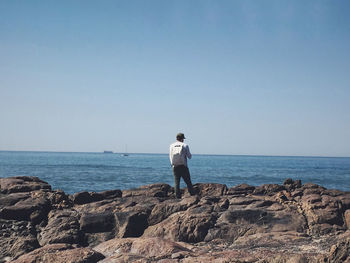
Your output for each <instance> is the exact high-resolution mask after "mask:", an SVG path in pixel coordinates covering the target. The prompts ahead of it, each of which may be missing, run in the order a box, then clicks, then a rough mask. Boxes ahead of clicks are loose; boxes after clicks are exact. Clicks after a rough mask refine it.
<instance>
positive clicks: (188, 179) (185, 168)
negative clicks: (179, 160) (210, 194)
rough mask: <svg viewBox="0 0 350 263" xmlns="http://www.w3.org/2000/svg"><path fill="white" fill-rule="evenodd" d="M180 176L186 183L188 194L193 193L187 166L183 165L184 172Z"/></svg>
mask: <svg viewBox="0 0 350 263" xmlns="http://www.w3.org/2000/svg"><path fill="white" fill-rule="evenodd" d="M182 178H183V179H184V181H185V183H186V184H187V189H188V192H189V193H190V195H194V190H193V186H192V182H191V175H190V170H189V169H188V167H187V166H184V172H183V174H182Z"/></svg>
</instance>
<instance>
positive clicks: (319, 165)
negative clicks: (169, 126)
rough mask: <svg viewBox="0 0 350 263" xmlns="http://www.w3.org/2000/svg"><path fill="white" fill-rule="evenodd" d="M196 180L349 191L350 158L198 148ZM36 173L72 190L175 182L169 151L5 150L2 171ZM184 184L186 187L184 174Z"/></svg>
mask: <svg viewBox="0 0 350 263" xmlns="http://www.w3.org/2000/svg"><path fill="white" fill-rule="evenodd" d="M189 169H190V172H191V179H192V183H193V184H195V183H220V184H226V185H227V187H233V186H236V185H239V184H243V183H245V184H249V185H254V186H258V185H262V184H283V182H284V180H285V179H287V178H292V179H294V180H297V179H300V180H301V181H302V183H307V182H311V183H315V184H319V185H321V186H324V187H326V188H327V189H338V190H343V191H350V158H348V157H343V158H341V157H295V156H246V155H244V156H240V155H200V154H194V155H193V156H192V159H191V160H189ZM11 176H36V177H39V178H40V179H42V180H44V181H46V182H48V183H49V184H50V185H51V186H52V189H54V190H56V189H60V190H63V191H64V192H66V193H68V194H73V193H77V192H82V191H89V192H100V191H105V190H113V189H121V190H125V189H132V188H137V187H140V186H142V185H147V184H154V183H167V184H170V185H173V184H174V182H173V181H174V179H173V175H172V170H171V167H170V163H169V157H168V155H167V154H137V153H130V154H129V155H128V156H123V155H122V154H120V153H68V152H15V151H0V177H11ZM181 187H185V185H184V183H183V182H182V180H181Z"/></svg>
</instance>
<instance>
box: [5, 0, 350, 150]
mask: <svg viewBox="0 0 350 263" xmlns="http://www.w3.org/2000/svg"><path fill="white" fill-rule="evenodd" d="M349 14H350V1H348V0H343V1H341V0H339V1H338V0H329V1H322V0H310V1H305V0H300V1H298V0H294V1H281V0H275V1H272V0H266V1H258V0H256V1H249V0H241V1H235V0H229V1H225V0H218V1H205V0H203V1H193V0H183V1H181V0H180V1H163V0H159V1H152V0H150V1H143V0H140V1H133V0H125V1H118V0H116V1H106V0H103V1H87V0H75V1H65V0H60V1H46V0H45V1H44V0H42V1H36V0H33V1H26V0H23V1H18V0H1V1H0V150H44V151H103V150H112V151H119V152H122V151H124V150H125V145H127V146H128V151H129V152H149V153H166V152H167V151H168V145H169V144H170V143H171V142H172V141H173V140H174V139H175V135H176V133H177V132H179V131H182V132H184V133H185V135H186V137H187V138H188V139H187V142H188V143H189V145H190V148H191V150H192V152H193V153H197V154H199V153H207V154H258V155H321V156H350V16H349Z"/></svg>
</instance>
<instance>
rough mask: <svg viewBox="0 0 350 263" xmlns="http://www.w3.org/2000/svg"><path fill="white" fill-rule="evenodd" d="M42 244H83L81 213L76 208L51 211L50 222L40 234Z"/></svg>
mask: <svg viewBox="0 0 350 263" xmlns="http://www.w3.org/2000/svg"><path fill="white" fill-rule="evenodd" d="M38 241H39V243H40V245H41V246H45V245H48V244H54V243H66V244H82V243H83V232H81V231H80V225H79V214H78V213H77V212H76V211H74V210H62V211H55V212H53V211H51V212H50V214H49V219H48V224H47V225H46V226H45V227H42V228H41V231H40V232H39V234H38Z"/></svg>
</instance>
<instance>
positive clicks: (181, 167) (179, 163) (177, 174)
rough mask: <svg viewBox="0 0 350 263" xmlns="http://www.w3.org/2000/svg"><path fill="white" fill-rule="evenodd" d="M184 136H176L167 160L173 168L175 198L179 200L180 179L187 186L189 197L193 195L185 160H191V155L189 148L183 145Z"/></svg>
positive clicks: (179, 134) (180, 134)
mask: <svg viewBox="0 0 350 263" xmlns="http://www.w3.org/2000/svg"><path fill="white" fill-rule="evenodd" d="M184 139H185V135H184V134H183V133H178V134H177V135H176V142H174V143H172V144H171V145H170V149H169V158H170V163H171V166H172V168H173V174H174V178H175V196H176V198H181V191H180V179H181V177H182V179H183V180H184V181H185V183H186V184H187V188H188V192H189V193H190V195H194V191H193V186H192V182H191V176H190V171H189V170H188V166H187V158H188V159H191V158H192V154H191V152H190V148H189V147H188V145H187V144H185V143H184Z"/></svg>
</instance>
